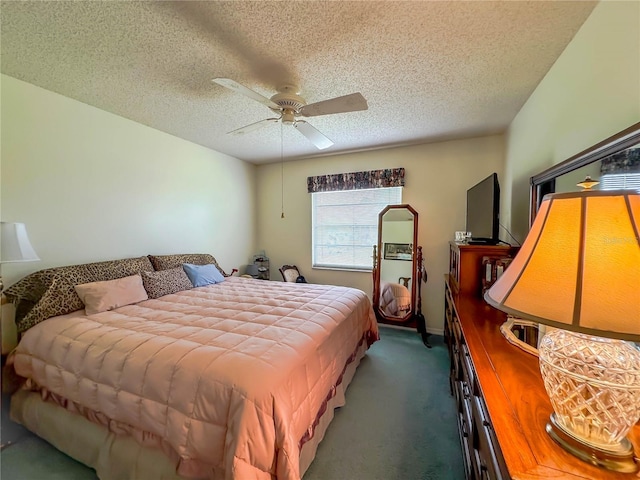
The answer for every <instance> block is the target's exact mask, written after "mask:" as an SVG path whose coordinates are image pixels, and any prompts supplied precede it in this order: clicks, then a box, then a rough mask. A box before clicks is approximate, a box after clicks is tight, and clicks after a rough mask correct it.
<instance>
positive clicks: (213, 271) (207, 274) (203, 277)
mask: <svg viewBox="0 0 640 480" xmlns="http://www.w3.org/2000/svg"><path fill="white" fill-rule="evenodd" d="M182 268H183V269H184V273H186V274H187V277H189V280H191V283H193V286H194V287H204V286H205V285H211V284H214V283H220V282H224V277H223V276H222V274H221V273H220V271H219V270H218V269H217V268H216V266H215V265H213V264H212V263H210V264H208V265H193V264H191V263H183V264H182Z"/></svg>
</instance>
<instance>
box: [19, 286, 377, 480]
mask: <svg viewBox="0 0 640 480" xmlns="http://www.w3.org/2000/svg"><path fill="white" fill-rule="evenodd" d="M377 338H378V332H377V326H376V321H375V317H374V314H373V311H372V308H371V304H370V302H369V300H368V298H367V296H366V295H365V294H364V293H363V292H361V291H359V290H355V289H351V288H346V287H335V286H327V285H313V284H296V283H281V282H266V281H261V280H253V279H245V278H237V277H230V278H227V279H226V280H225V281H224V282H222V283H221V284H217V285H211V286H208V287H201V288H194V289H193V290H188V291H184V292H179V293H177V294H174V295H167V296H165V297H161V298H159V299H156V300H147V301H144V302H141V303H138V304H136V305H130V306H125V307H120V308H118V309H116V310H113V311H110V312H103V313H99V314H95V315H91V316H88V317H87V316H84V312H83V311H80V312H75V313H72V314H69V315H64V316H60V317H54V318H51V319H49V320H46V321H44V322H42V323H40V324H38V325H36V326H35V327H33V328H31V329H30V330H28V331H27V332H26V333H25V334H24V336H23V338H22V340H21V342H20V344H19V346H18V348H17V350H16V352H15V357H14V359H13V361H14V365H15V369H16V372H17V373H18V374H19V375H20V376H22V377H26V378H28V379H31V380H30V381H29V383H30V384H31V386H32V387H34V386H35V387H37V388H42V389H43V391H45V392H51V393H53V394H54V395H53V396H55V397H62V398H64V399H68V401H69V402H71V403H72V404H75V405H76V409H78V410H81V411H82V410H85V409H86V410H88V411H91V412H96V413H97V414H98V416H100V417H103V418H107V419H108V421H109V422H110V423H111V422H112V423H113V425H111V424H110V426H111V427H112V429H117V428H119V427H126V428H124V430H125V431H126V430H127V428H132V429H135V430H138V431H139V432H143V434H148V435H150V436H154V437H155V436H157V437H158V438H160V439H161V441H162V443H164V444H168V445H170V446H171V448H172V449H173V450H174V451H175V452H177V455H179V457H180V467H179V473H182V474H189V475H195V476H206V477H210V478H225V479H231V478H237V479H249V478H255V479H270V478H273V477H276V478H278V479H283V480H284V479H286V480H294V479H299V478H300V472H299V450H300V446H299V443H300V441H301V439H303V437H305V433H307V432H312V431H313V424H314V420H316V416H317V415H318V414H319V412H320V411H321V409H322V408H323V402H325V401H326V399H327V398H328V396H330V392H332V389H333V388H334V387H335V385H336V383H337V382H339V379H340V377H341V374H342V372H343V371H344V369H345V366H346V365H347V363H348V362H349V361H350V360H351V359H352V354H353V353H354V352H355V350H356V348H357V347H358V345H360V344H361V343H362V342H368V343H369V344H370V343H372V342H373V341H375V340H376V339H377ZM143 436H144V435H143ZM307 436H308V433H307Z"/></svg>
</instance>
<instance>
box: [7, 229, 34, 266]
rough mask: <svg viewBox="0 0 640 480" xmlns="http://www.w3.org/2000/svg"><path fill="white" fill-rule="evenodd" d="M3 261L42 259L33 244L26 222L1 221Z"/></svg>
mask: <svg viewBox="0 0 640 480" xmlns="http://www.w3.org/2000/svg"><path fill="white" fill-rule="evenodd" d="M0 235H1V238H0V241H2V251H1V252H0V262H1V263H11V262H32V261H36V260H40V258H39V257H38V255H37V254H36V252H35V250H34V249H33V247H32V246H31V242H30V241H29V236H28V235H27V229H26V227H25V225H24V223H9V222H1V223H0Z"/></svg>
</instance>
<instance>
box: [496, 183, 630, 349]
mask: <svg viewBox="0 0 640 480" xmlns="http://www.w3.org/2000/svg"><path fill="white" fill-rule="evenodd" d="M639 232H640V195H639V194H638V193H637V192H634V191H629V190H624V191H589V190H587V191H583V192H575V193H561V194H551V195H547V196H545V197H544V199H543V201H542V203H541V205H540V209H539V211H538V214H537V215H536V218H535V220H534V223H533V225H532V226H531V230H530V232H529V235H528V236H527V238H526V240H525V241H524V243H523V245H522V247H521V248H520V251H519V252H518V255H517V256H516V257H515V259H514V260H513V261H512V263H511V265H510V266H509V268H508V269H506V270H505V272H504V273H503V274H502V276H501V277H500V278H499V279H498V280H497V281H496V282H495V283H494V285H493V286H492V287H491V288H490V289H489V290H488V291H487V292H486V293H485V297H484V298H485V300H486V301H487V302H488V303H489V304H490V305H492V306H494V307H496V308H498V309H500V310H503V311H506V312H508V313H510V314H512V315H514V316H517V317H522V318H527V319H531V320H534V321H537V322H539V323H543V324H547V325H551V326H554V327H558V328H562V329H565V330H571V331H575V332H579V333H586V334H590V335H596V336H601V337H609V338H619V339H623V340H631V341H636V342H637V341H640V243H639V242H640V240H639V238H638V237H639Z"/></svg>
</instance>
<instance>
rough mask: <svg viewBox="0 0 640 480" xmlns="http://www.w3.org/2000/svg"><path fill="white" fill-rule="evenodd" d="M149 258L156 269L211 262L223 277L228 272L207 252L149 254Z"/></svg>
mask: <svg viewBox="0 0 640 480" xmlns="http://www.w3.org/2000/svg"><path fill="white" fill-rule="evenodd" d="M149 260H150V261H151V264H152V265H153V268H155V269H156V270H168V269H169V268H176V267H179V266H180V265H182V264H183V263H192V264H194V265H208V264H210V263H213V264H214V265H215V266H216V268H217V269H218V271H220V273H222V275H224V276H225V277H228V276H230V274H227V273H225V271H224V270H222V268H220V265H218V262H217V261H216V259H215V257H214V256H213V255H209V254H208V253H180V254H176V255H149Z"/></svg>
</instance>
